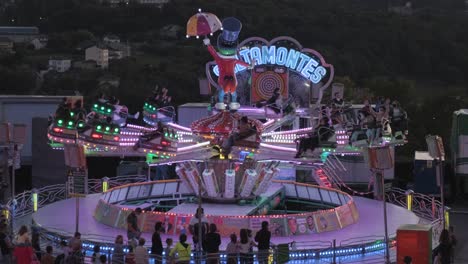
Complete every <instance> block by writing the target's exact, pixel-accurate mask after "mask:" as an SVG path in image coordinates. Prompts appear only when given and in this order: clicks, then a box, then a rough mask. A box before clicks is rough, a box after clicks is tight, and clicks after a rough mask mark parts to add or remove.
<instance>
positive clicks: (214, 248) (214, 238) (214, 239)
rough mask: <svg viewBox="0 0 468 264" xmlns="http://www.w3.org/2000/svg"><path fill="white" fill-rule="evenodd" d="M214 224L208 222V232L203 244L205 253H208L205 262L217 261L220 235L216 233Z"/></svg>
mask: <svg viewBox="0 0 468 264" xmlns="http://www.w3.org/2000/svg"><path fill="white" fill-rule="evenodd" d="M216 231H217V227H216V224H213V223H212V224H210V232H209V233H208V234H206V236H205V241H204V246H203V248H204V249H205V251H206V253H208V259H207V261H206V263H207V264H218V263H219V254H218V252H219V245H221V236H220V235H219V234H218V233H216Z"/></svg>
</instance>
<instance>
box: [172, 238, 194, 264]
mask: <svg viewBox="0 0 468 264" xmlns="http://www.w3.org/2000/svg"><path fill="white" fill-rule="evenodd" d="M186 242H187V235H186V234H181V235H180V236H179V242H177V244H176V245H175V247H174V248H173V249H172V250H171V252H170V253H169V257H170V258H174V257H175V256H174V255H175V254H176V253H177V256H178V258H177V261H176V263H177V264H189V263H190V254H191V253H192V249H191V247H190V244H187V243H186Z"/></svg>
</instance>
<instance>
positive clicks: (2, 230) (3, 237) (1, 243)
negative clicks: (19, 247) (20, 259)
mask: <svg viewBox="0 0 468 264" xmlns="http://www.w3.org/2000/svg"><path fill="white" fill-rule="evenodd" d="M12 248H13V245H12V243H11V240H10V237H9V236H8V231H7V225H6V224H4V223H1V224H0V250H1V252H2V256H3V258H4V259H8V258H10V254H11V251H12Z"/></svg>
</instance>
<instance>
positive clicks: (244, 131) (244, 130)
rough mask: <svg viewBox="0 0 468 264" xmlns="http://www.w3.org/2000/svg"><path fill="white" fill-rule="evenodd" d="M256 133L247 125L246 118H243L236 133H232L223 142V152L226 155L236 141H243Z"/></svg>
mask: <svg viewBox="0 0 468 264" xmlns="http://www.w3.org/2000/svg"><path fill="white" fill-rule="evenodd" d="M256 132H257V129H256V128H255V127H254V126H252V125H251V124H250V123H249V119H248V118H247V116H243V117H242V118H241V119H240V121H239V126H238V127H237V132H234V133H232V134H231V135H230V136H229V138H227V140H225V141H224V142H223V146H222V148H223V152H224V153H225V154H226V155H227V154H229V153H230V152H231V148H232V146H233V145H234V143H235V142H236V141H237V140H241V139H244V138H246V137H249V136H250V135H252V134H254V133H256Z"/></svg>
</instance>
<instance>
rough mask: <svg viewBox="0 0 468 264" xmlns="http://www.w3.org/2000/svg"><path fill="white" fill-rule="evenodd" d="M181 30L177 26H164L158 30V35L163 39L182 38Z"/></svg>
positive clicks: (181, 28)
mask: <svg viewBox="0 0 468 264" xmlns="http://www.w3.org/2000/svg"><path fill="white" fill-rule="evenodd" d="M183 30H184V28H183V27H181V26H179V25H174V24H171V25H166V26H164V27H163V28H161V30H159V35H160V36H161V37H163V38H168V39H178V38H179V37H180V36H183Z"/></svg>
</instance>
